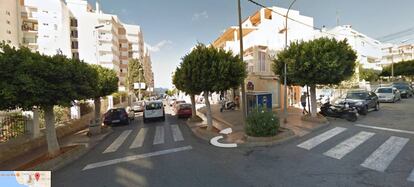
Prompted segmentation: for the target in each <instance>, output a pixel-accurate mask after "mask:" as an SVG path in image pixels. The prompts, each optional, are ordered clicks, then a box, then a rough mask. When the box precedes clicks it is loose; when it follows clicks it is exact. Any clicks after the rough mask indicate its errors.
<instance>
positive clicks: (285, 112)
mask: <svg viewBox="0 0 414 187" xmlns="http://www.w3.org/2000/svg"><path fill="white" fill-rule="evenodd" d="M295 2H296V0H293V1H292V3H290V5H289V8H288V10H287V12H286V16H285V18H286V20H285V22H286V23H285V49H287V36H288V16H289V11H290V8H292V6H293V4H294V3H295ZM283 72H284V81H283V82H284V90H285V94H284V97H283V98H284V108H283V114H284V115H283V123H284V124H286V123H287V115H288V114H287V75H286V74H287V62H285V66H284V71H283Z"/></svg>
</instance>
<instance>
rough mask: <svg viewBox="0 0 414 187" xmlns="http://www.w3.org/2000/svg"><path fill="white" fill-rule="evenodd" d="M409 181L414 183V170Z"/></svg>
mask: <svg viewBox="0 0 414 187" xmlns="http://www.w3.org/2000/svg"><path fill="white" fill-rule="evenodd" d="M407 180H408V181H411V182H414V169H413V171H411V174H410V176H409V177H408V178H407Z"/></svg>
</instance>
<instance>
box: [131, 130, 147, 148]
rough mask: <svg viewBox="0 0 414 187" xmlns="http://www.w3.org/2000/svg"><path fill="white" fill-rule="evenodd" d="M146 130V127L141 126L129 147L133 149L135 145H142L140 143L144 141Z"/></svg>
mask: <svg viewBox="0 0 414 187" xmlns="http://www.w3.org/2000/svg"><path fill="white" fill-rule="evenodd" d="M147 132H148V128H141V129H140V130H139V132H138V134H137V136H136V137H135V139H134V141H133V142H132V144H131V146H130V147H129V148H130V149H134V148H137V147H142V144H143V143H144V139H145V135H146V134H147Z"/></svg>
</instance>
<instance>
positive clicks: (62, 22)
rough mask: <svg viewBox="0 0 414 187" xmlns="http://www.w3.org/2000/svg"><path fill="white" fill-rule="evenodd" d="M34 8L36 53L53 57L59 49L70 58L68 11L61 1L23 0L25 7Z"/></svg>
mask: <svg viewBox="0 0 414 187" xmlns="http://www.w3.org/2000/svg"><path fill="white" fill-rule="evenodd" d="M26 5H27V6H32V7H36V8H37V9H38V10H37V12H36V13H34V14H33V17H34V18H36V19H37V20H38V39H37V44H38V51H39V52H40V53H43V54H46V55H55V54H57V52H58V50H59V49H60V50H61V51H62V53H63V54H64V55H66V56H68V57H72V52H71V42H70V25H69V23H70V17H69V10H68V9H67V7H66V5H65V3H64V2H62V1H61V0H25V6H26Z"/></svg>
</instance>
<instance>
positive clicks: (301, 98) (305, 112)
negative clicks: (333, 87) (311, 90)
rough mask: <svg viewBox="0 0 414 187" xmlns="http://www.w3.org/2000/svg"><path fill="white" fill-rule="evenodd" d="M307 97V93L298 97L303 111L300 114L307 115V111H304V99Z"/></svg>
mask: <svg viewBox="0 0 414 187" xmlns="http://www.w3.org/2000/svg"><path fill="white" fill-rule="evenodd" d="M307 96H308V93H307V92H304V93H303V94H302V95H301V96H300V102H301V104H302V107H303V111H302V114H307V113H308V111H307V110H306V97H307Z"/></svg>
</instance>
